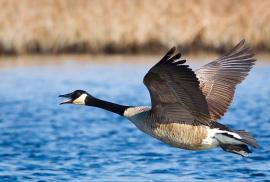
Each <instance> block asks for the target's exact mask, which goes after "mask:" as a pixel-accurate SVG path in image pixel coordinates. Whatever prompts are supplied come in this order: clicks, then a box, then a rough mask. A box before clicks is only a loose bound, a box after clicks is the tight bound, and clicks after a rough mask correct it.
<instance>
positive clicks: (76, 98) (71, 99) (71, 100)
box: [59, 90, 91, 105]
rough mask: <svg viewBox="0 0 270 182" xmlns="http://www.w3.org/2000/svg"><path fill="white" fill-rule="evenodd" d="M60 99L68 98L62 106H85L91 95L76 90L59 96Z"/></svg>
mask: <svg viewBox="0 0 270 182" xmlns="http://www.w3.org/2000/svg"><path fill="white" fill-rule="evenodd" d="M59 97H63V98H66V99H67V100H65V101H64V102H61V103H60V104H79V105H85V103H86V100H87V99H88V98H91V95H90V94H88V93H87V92H86V91H84V90H75V91H74V92H71V93H68V94H64V95H59Z"/></svg>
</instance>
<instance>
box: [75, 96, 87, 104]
mask: <svg viewBox="0 0 270 182" xmlns="http://www.w3.org/2000/svg"><path fill="white" fill-rule="evenodd" d="M86 97H87V95H86V94H82V95H81V96H80V97H78V98H77V99H75V100H74V101H73V102H72V103H73V104H81V105H85V99H86Z"/></svg>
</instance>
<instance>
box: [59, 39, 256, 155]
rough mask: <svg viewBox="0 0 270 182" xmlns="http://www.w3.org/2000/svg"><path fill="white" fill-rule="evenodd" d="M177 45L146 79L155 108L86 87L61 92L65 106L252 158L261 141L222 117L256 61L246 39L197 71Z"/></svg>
mask: <svg viewBox="0 0 270 182" xmlns="http://www.w3.org/2000/svg"><path fill="white" fill-rule="evenodd" d="M175 50H176V48H175V47H173V48H172V49H170V50H169V51H168V52H167V54H166V55H165V56H164V57H163V58H162V59H161V60H160V61H159V62H158V63H157V64H156V65H154V66H153V67H152V68H151V69H150V70H149V71H148V73H147V74H146V75H145V77H144V80H143V82H144V84H145V85H146V87H147V88H148V90H149V92H150V97H151V102H152V107H148V106H124V105H119V104H115V103H111V102H108V101H104V100H100V99H97V98H95V97H93V96H92V95H90V94H89V93H87V92H86V91H83V90H76V91H74V92H72V93H69V94H65V95H60V96H59V97H65V98H68V100H67V101H65V102H62V103H61V104H67V103H70V104H81V105H88V106H94V107H99V108H102V109H105V110H108V111H111V112H114V113H116V114H119V115H121V116H123V117H126V118H127V119H129V120H130V121H131V122H132V123H134V124H135V125H136V127H137V128H139V129H140V130H141V131H143V132H145V133H147V134H149V135H151V136H152V137H154V138H157V139H159V140H161V141H163V142H165V143H167V144H169V145H171V146H174V147H178V148H182V149H188V150H202V149H210V148H215V147H221V148H222V149H223V150H224V151H226V152H231V153H235V154H239V155H242V156H243V157H247V156H248V153H251V151H250V149H249V147H248V146H251V147H253V148H257V147H258V144H257V143H256V140H255V139H254V138H253V137H252V136H251V135H250V134H249V133H248V132H246V131H244V130H233V129H230V128H228V127H226V126H225V125H222V124H220V123H218V122H217V121H218V120H219V119H220V118H221V117H222V116H223V115H224V113H225V112H226V111H227V109H228V107H229V105H230V103H231V102H232V99H233V96H234V90H235V87H236V85H237V84H239V83H240V82H241V81H242V80H244V78H245V77H246V76H247V75H248V72H249V70H250V69H251V68H252V66H253V65H254V62H255V61H256V60H255V59H254V54H253V53H251V50H250V48H248V47H247V46H245V42H244V40H242V41H241V42H240V43H238V44H237V45H236V46H235V47H234V48H233V49H232V50H231V51H230V52H229V53H227V54H225V55H224V56H222V57H220V58H219V59H217V60H215V61H213V62H210V63H208V64H206V65H204V66H203V67H201V68H200V69H198V70H196V71H195V72H193V71H192V70H191V69H190V68H189V66H188V65H184V63H185V62H186V61H185V60H180V57H181V54H180V53H176V54H174V53H175Z"/></svg>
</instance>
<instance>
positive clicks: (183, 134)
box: [125, 107, 212, 150]
mask: <svg viewBox="0 0 270 182" xmlns="http://www.w3.org/2000/svg"><path fill="white" fill-rule="evenodd" d="M142 108H143V107H138V108H131V109H129V110H127V111H126V113H125V116H126V117H127V118H128V119H129V120H130V121H132V122H133V123H134V124H135V125H136V126H137V128H139V129H140V130H141V131H143V132H144V133H146V134H149V135H151V136H152V137H154V138H157V139H159V140H161V141H163V142H164V143H167V144H169V145H171V146H174V147H177V148H183V149H188V150H200V149H206V148H211V147H212V146H211V143H207V144H204V143H205V142H203V140H204V139H206V138H207V137H208V130H207V128H208V127H207V126H205V125H192V124H187V123H185V122H167V123H166V122H158V121H157V119H156V118H154V117H150V113H149V110H150V109H149V108H147V109H146V108H145V107H144V108H143V109H142Z"/></svg>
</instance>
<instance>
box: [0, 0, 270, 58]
mask: <svg viewBox="0 0 270 182" xmlns="http://www.w3.org/2000/svg"><path fill="white" fill-rule="evenodd" d="M0 7H1V11H0V52H2V53H17V54H21V53H23V54H24V53H61V52H73V53H74V52H83V53H87V52H92V53H95V52H107V53H113V52H121V53H124V52H132V53H134V52H140V51H153V50H157V49H160V48H168V47H170V46H172V45H177V46H180V47H182V48H185V50H187V51H188V50H193V49H209V50H223V49H228V48H229V47H231V46H232V45H234V44H236V43H237V42H238V41H240V40H241V39H242V38H245V39H246V40H247V41H248V43H250V44H251V46H253V47H255V48H257V49H259V50H268V51H269V50H270V22H269V21H270V10H269V9H270V0H260V1H255V0H219V1H215V0H167V1H165V0H134V1H132V0H38V1H34V0H20V1H18V0H0Z"/></svg>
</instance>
